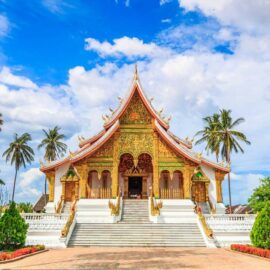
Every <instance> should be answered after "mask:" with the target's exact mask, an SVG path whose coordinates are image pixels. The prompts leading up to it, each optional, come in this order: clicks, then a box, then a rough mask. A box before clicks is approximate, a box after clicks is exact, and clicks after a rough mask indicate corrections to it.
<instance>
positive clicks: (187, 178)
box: [184, 164, 194, 199]
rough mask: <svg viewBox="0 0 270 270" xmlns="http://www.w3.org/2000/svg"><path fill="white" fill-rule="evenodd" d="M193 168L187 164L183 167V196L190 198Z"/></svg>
mask: <svg viewBox="0 0 270 270" xmlns="http://www.w3.org/2000/svg"><path fill="white" fill-rule="evenodd" d="M193 173H194V168H193V167H192V166H190V165H188V164H186V165H185V168H184V198H185V199H191V177H192V176H193Z"/></svg>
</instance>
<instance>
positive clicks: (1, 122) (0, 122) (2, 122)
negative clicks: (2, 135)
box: [0, 113, 4, 131]
mask: <svg viewBox="0 0 270 270" xmlns="http://www.w3.org/2000/svg"><path fill="white" fill-rule="evenodd" d="M3 124H4V120H3V116H2V113H0V131H2V128H1V127H2V126H3Z"/></svg>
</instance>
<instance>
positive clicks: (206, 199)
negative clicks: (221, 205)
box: [204, 182, 209, 202]
mask: <svg viewBox="0 0 270 270" xmlns="http://www.w3.org/2000/svg"><path fill="white" fill-rule="evenodd" d="M204 184H205V201H206V202H208V201H209V183H208V182H205V183H204Z"/></svg>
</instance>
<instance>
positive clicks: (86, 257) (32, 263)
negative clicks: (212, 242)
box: [0, 247, 270, 270]
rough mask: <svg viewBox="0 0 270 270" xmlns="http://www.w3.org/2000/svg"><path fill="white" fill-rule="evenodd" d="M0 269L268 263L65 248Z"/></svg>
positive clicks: (247, 269)
mask: <svg viewBox="0 0 270 270" xmlns="http://www.w3.org/2000/svg"><path fill="white" fill-rule="evenodd" d="M0 269H48V270H49V269H91V270H99V269H166V270H169V269H181V270H184V269H187V270H192V269H207V270H212V269H213V270H234V269H240V270H254V269H256V270H257V269H258V270H269V269H270V261H267V260H265V259H261V258H256V257H251V256H248V255H244V254H239V253H235V252H230V251H227V250H224V249H207V248H109V247H106V248H98V247H91V248H67V249H57V250H50V251H48V252H45V253H42V254H39V255H35V256H32V257H28V258H25V259H23V260H20V261H17V262H13V263H7V264H0Z"/></svg>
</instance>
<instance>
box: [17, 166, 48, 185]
mask: <svg viewBox="0 0 270 270" xmlns="http://www.w3.org/2000/svg"><path fill="white" fill-rule="evenodd" d="M42 178H44V174H43V173H42V172H41V171H40V170H39V168H31V169H29V170H28V171H26V172H23V173H21V174H20V179H19V185H20V187H21V188H22V189H27V188H28V187H29V186H31V185H32V184H33V183H34V182H35V181H40V180H41V179H42Z"/></svg>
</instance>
